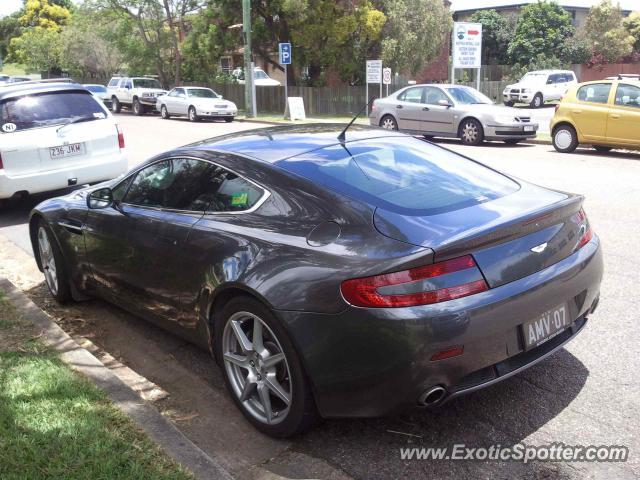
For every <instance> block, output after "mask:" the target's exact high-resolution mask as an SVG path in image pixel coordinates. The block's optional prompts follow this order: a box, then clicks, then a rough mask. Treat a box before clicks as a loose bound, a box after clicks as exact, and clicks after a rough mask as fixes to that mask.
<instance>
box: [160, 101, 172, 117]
mask: <svg viewBox="0 0 640 480" xmlns="http://www.w3.org/2000/svg"><path fill="white" fill-rule="evenodd" d="M160 116H161V117H162V118H164V119H165V120H169V119H170V118H171V115H169V111H168V110H167V106H166V105H162V106H161V107H160Z"/></svg>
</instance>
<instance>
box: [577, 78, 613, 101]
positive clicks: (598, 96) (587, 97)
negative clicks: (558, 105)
mask: <svg viewBox="0 0 640 480" xmlns="http://www.w3.org/2000/svg"><path fill="white" fill-rule="evenodd" d="M609 92H611V84H610V83H592V84H590V85H584V86H582V87H580V89H579V90H578V94H577V98H578V100H580V101H581V102H590V103H607V102H608V101H609Z"/></svg>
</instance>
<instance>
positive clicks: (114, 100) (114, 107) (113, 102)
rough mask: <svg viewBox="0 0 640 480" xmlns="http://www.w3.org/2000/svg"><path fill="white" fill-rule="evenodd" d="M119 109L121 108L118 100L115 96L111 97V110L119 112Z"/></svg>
mask: <svg viewBox="0 0 640 480" xmlns="http://www.w3.org/2000/svg"><path fill="white" fill-rule="evenodd" d="M120 110H122V105H121V104H120V100H118V98H117V97H111V111H112V112H113V113H120Z"/></svg>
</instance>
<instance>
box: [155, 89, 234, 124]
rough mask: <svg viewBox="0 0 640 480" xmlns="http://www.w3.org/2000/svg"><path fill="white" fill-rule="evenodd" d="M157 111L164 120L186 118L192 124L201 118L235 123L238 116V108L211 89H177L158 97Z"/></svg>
mask: <svg viewBox="0 0 640 480" xmlns="http://www.w3.org/2000/svg"><path fill="white" fill-rule="evenodd" d="M156 109H157V110H159V111H160V115H162V118H164V119H169V118H171V116H172V115H173V116H186V117H188V118H189V120H191V121H192V122H197V121H198V120H200V119H201V118H212V119H224V120H225V121H226V122H233V119H234V118H235V116H236V115H237V114H238V107H236V104H235V103H233V102H230V101H229V100H225V99H223V98H222V95H218V94H217V93H216V92H214V91H213V90H211V89H210V88H202V87H176V88H174V89H172V90H171V91H170V92H169V93H167V94H166V95H161V96H159V97H158V100H157V103H156Z"/></svg>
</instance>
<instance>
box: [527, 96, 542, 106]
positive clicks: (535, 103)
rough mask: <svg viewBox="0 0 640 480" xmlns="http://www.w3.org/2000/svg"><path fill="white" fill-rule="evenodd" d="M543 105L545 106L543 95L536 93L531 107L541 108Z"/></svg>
mask: <svg viewBox="0 0 640 480" xmlns="http://www.w3.org/2000/svg"><path fill="white" fill-rule="evenodd" d="M542 105H544V98H543V97H542V94H541V93H536V94H535V95H534V97H533V100H531V104H530V106H531V108H540V107H542Z"/></svg>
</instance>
